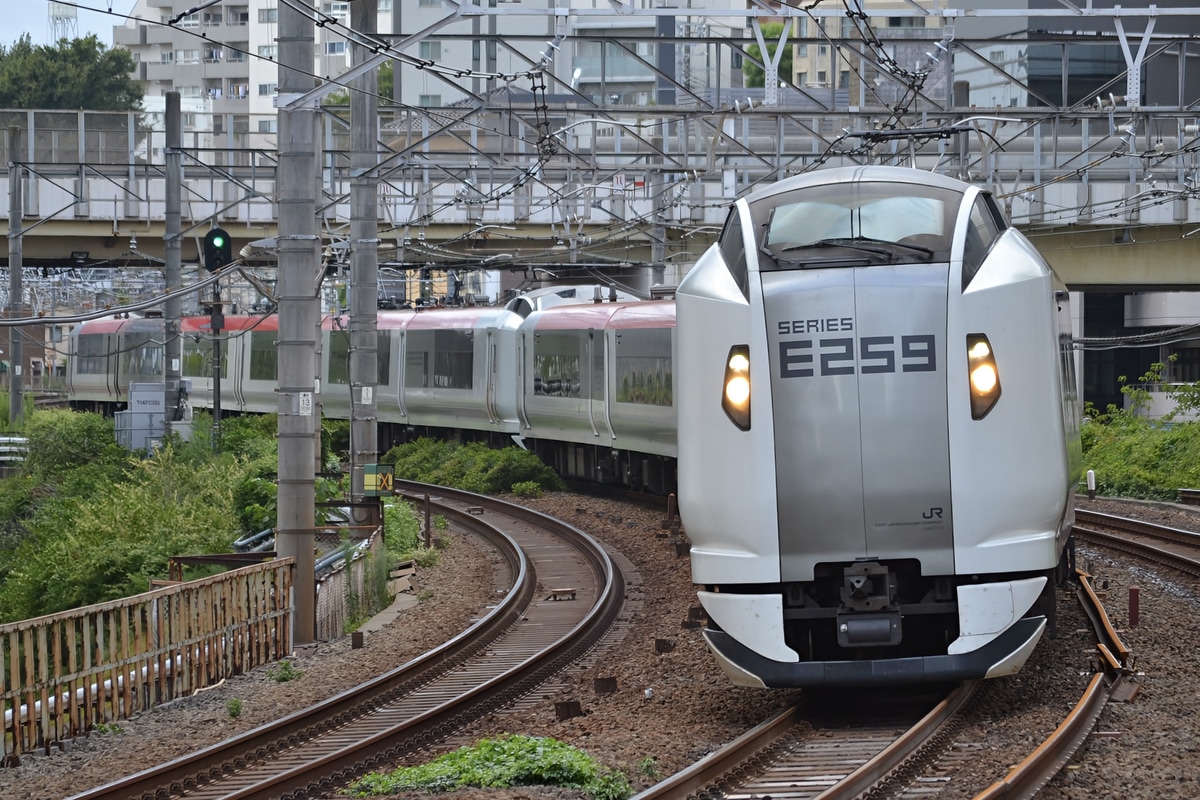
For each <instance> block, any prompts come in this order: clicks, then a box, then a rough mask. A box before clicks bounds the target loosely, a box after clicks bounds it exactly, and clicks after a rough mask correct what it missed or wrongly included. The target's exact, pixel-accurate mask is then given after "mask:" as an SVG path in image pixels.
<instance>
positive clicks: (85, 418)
mask: <svg viewBox="0 0 1200 800" xmlns="http://www.w3.org/2000/svg"><path fill="white" fill-rule="evenodd" d="M25 435H26V436H27V437H28V439H29V452H28V453H27V454H26V455H25V463H24V465H23V467H22V471H23V472H24V473H26V474H32V475H37V476H38V477H39V478H40V479H42V480H43V481H56V480H57V481H58V482H59V483H67V484H69V481H66V480H62V479H64V478H65V477H66V476H67V475H68V474H69V473H71V472H73V471H74V470H78V469H79V468H81V467H87V468H88V469H89V470H90V471H91V474H96V473H99V474H102V475H104V476H111V477H112V478H113V479H115V478H117V477H118V476H120V475H121V474H123V472H124V471H125V470H126V469H127V468H128V467H129V463H130V456H129V452H128V451H126V450H125V449H124V448H123V447H121V446H120V445H119V444H117V437H116V432H115V431H114V429H113V423H112V421H111V420H108V419H105V418H104V417H102V416H100V415H99V414H81V413H77V412H74V411H65V410H59V409H49V410H44V411H39V412H37V413H36V414H33V415H32V416H31V417H30V418H29V422H28V424H27V425H26V433H25Z"/></svg>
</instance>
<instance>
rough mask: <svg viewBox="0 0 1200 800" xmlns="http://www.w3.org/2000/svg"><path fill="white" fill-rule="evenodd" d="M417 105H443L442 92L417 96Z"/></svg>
mask: <svg viewBox="0 0 1200 800" xmlns="http://www.w3.org/2000/svg"><path fill="white" fill-rule="evenodd" d="M417 105H418V106H420V107H421V108H438V107H440V106H441V105H442V96H441V95H440V94H423V95H421V96H420V97H418V98H417Z"/></svg>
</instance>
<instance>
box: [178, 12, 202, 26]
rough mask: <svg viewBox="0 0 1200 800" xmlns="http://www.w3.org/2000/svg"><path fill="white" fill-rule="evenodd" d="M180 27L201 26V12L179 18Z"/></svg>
mask: <svg viewBox="0 0 1200 800" xmlns="http://www.w3.org/2000/svg"><path fill="white" fill-rule="evenodd" d="M179 27H181V28H199V27H200V15H199V14H188V15H187V16H186V17H184V18H183V19H181V20H179Z"/></svg>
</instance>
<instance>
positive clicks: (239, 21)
mask: <svg viewBox="0 0 1200 800" xmlns="http://www.w3.org/2000/svg"><path fill="white" fill-rule="evenodd" d="M229 24H230V25H249V24H250V12H249V11H230V12H229Z"/></svg>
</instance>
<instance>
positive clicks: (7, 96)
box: [0, 33, 142, 111]
mask: <svg viewBox="0 0 1200 800" xmlns="http://www.w3.org/2000/svg"><path fill="white" fill-rule="evenodd" d="M136 66H137V65H136V63H135V62H134V60H133V56H131V55H130V54H129V51H128V50H125V49H124V48H112V49H109V48H108V47H106V46H105V45H102V44H100V40H99V39H98V38H96V36H95V35H90V36H86V37H84V38H83V39H59V41H58V43H57V44H55V45H38V46H36V47H35V46H34V45H33V43H32V41H31V40H30V38H29V34H27V33H26V34H24V35H22V36H21V38H20V39H19V40H17V42H16V43H15V44H13V46H12V47H7V48H6V47H4V46H2V45H0V108H36V109H52V110H64V111H65V110H71V111H74V110H77V109H84V110H87V111H138V110H139V109H140V107H141V103H142V88H141V87H140V86H139V85H138V84H137V83H135V82H134V81H133V79H132V78H130V77H129V76H130V73H132V72H133V71H134V69H135V68H136Z"/></svg>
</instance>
